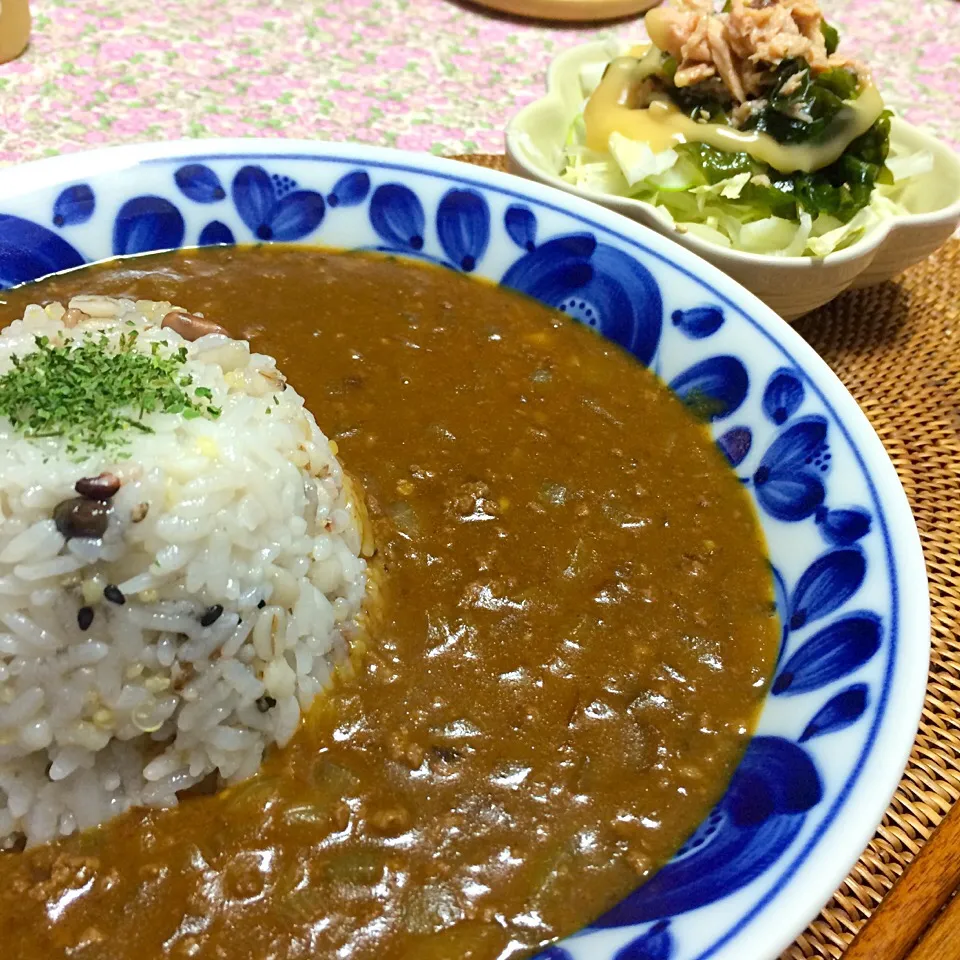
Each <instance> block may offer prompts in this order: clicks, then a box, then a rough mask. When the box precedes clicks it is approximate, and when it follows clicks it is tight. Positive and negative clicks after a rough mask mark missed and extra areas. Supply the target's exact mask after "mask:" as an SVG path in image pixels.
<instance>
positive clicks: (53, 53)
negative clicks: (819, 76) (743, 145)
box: [0, 0, 960, 164]
mask: <svg viewBox="0 0 960 960" xmlns="http://www.w3.org/2000/svg"><path fill="white" fill-rule="evenodd" d="M824 5H825V7H826V8H827V13H828V16H829V18H830V19H831V20H833V21H834V22H835V23H836V24H837V25H838V26H839V27H840V29H841V31H842V35H843V42H844V48H845V49H846V50H848V51H849V52H850V53H851V54H853V55H854V56H857V57H859V58H860V59H862V60H864V61H866V62H867V63H869V64H870V65H871V66H872V67H873V70H874V73H875V75H876V77H877V79H878V82H879V85H880V88H881V90H882V91H883V93H884V96H885V97H886V98H887V102H888V103H889V104H890V105H892V106H893V107H894V108H895V109H897V110H899V111H900V112H902V113H903V114H904V115H905V116H906V117H907V119H909V120H911V121H912V122H914V123H920V124H925V125H927V126H929V127H930V128H931V129H932V130H933V131H934V132H935V133H937V134H938V135H940V136H941V137H942V138H944V139H945V140H947V141H948V142H950V143H952V144H953V145H954V146H960V107H958V106H957V100H958V98H960V2H957V0H824ZM32 9H33V14H34V30H33V38H32V43H31V46H30V48H29V50H28V51H27V53H26V54H25V55H24V56H23V57H21V58H20V59H19V60H16V61H14V62H13V63H9V64H5V65H3V66H0V164H4V163H13V162H17V161H22V160H32V159H36V158H38V157H42V156H45V155H49V154H52V153H61V152H67V151H71V150H81V149H85V148H90V147H96V146H101V145H107V144H116V143H129V142H135V141H141V140H149V139H163V140H169V139H176V138H179V137H213V136H263V135H274V136H284V137H319V138H326V139H332V140H360V141H364V142H368V143H379V144H388V145H392V146H397V147H405V148H408V149H414V150H430V151H433V152H435V153H448V154H451V153H466V152H501V151H502V142H503V139H502V130H503V126H504V124H505V122H506V121H507V119H508V118H509V117H510V116H511V115H512V114H513V113H514V112H515V111H516V110H517V109H518V108H519V107H520V106H522V105H523V104H525V103H527V102H529V101H530V100H532V99H534V98H535V97H537V96H539V95H540V92H541V91H542V89H543V83H544V69H545V67H546V65H547V63H548V62H549V61H550V59H551V58H552V57H553V56H555V55H556V53H557V52H558V51H560V50H562V49H564V48H566V47H569V46H572V45H573V44H576V43H580V42H582V41H583V40H586V39H589V38H592V37H596V36H606V35H610V34H612V33H614V32H617V33H621V34H627V35H634V36H635V35H638V34H639V33H640V32H641V30H642V27H641V25H640V23H639V22H638V21H634V22H621V23H619V24H616V25H614V26H605V27H603V28H600V29H584V28H562V27H561V28H548V27H544V26H542V25H535V24H528V23H524V22H522V21H519V20H510V19H499V18H496V17H494V16H491V15H487V14H485V13H483V12H482V11H480V10H479V9H477V8H473V7H471V6H469V5H468V4H465V3H460V2H455V0H149V2H147V3H144V2H142V0H32Z"/></svg>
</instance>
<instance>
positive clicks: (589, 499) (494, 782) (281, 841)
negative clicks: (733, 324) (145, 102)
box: [0, 246, 777, 960]
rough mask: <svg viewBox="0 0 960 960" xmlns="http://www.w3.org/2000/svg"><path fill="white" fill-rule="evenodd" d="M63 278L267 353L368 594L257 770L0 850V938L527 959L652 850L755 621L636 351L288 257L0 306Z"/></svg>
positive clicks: (3, 316)
mask: <svg viewBox="0 0 960 960" xmlns="http://www.w3.org/2000/svg"><path fill="white" fill-rule="evenodd" d="M91 291H96V292H98V293H105V294H111V295H130V296H135V297H140V298H145V299H153V300H163V299H166V300H171V301H173V302H176V303H178V304H182V305H184V306H185V307H187V308H188V309H190V310H193V311H199V312H202V313H203V314H205V315H206V317H207V318H209V319H210V320H212V321H214V322H216V323H218V324H221V325H222V326H224V327H226V328H227V329H228V330H229V331H230V332H231V333H232V334H233V335H242V336H246V337H249V338H250V339H251V341H252V344H253V347H254V349H257V350H259V351H261V352H265V353H269V354H272V355H273V356H275V357H276V358H277V361H278V364H279V365H280V368H281V369H282V370H284V371H285V373H286V374H287V376H288V377H289V378H290V380H291V382H292V383H293V384H294V386H295V387H296V388H297V390H298V391H299V392H300V393H302V394H303V395H304V397H305V398H306V401H307V404H308V405H309V407H310V408H311V409H312V411H313V412H314V414H315V415H316V418H317V420H318V422H319V424H320V427H321V429H323V430H324V432H325V433H327V435H328V436H330V437H332V438H333V439H335V441H336V444H337V446H338V450H339V453H338V456H339V457H340V459H341V460H342V462H343V463H344V464H345V466H346V467H347V468H348V469H349V470H350V471H351V473H352V474H353V475H354V476H355V477H356V478H357V479H358V481H359V482H360V483H361V484H362V485H363V487H364V489H365V491H366V496H367V505H368V509H369V513H370V518H371V521H372V523H373V525H374V530H375V533H376V540H377V545H378V554H377V558H376V565H377V568H378V580H379V582H380V583H381V585H382V586H381V592H380V593H381V595H380V597H379V604H378V610H377V614H376V617H375V618H374V619H375V622H376V627H375V628H374V629H373V630H372V632H371V636H370V637H369V641H368V649H367V650H366V652H365V653H364V654H363V656H360V657H358V658H357V666H356V669H355V671H354V673H353V675H352V676H343V677H341V678H339V680H338V681H337V683H336V685H335V688H334V689H333V690H332V691H331V692H330V693H329V694H328V695H325V696H322V697H321V698H320V699H319V700H318V702H317V703H316V704H315V705H314V707H313V709H312V710H311V712H310V713H309V715H308V717H307V719H306V721H305V722H304V724H303V726H302V728H301V730H300V731H299V733H298V734H297V735H296V737H295V738H294V740H293V741H292V743H291V744H290V745H289V746H288V747H287V748H285V749H284V750H277V751H274V752H272V753H271V754H270V755H268V758H267V760H266V761H265V764H264V767H263V769H262V771H261V773H260V774H259V775H258V776H257V777H255V778H253V779H251V780H248V781H245V782H243V783H240V784H237V785H234V786H232V787H229V788H228V789H226V790H223V791H221V792H220V793H218V794H216V795H212V796H191V797H186V798H183V800H182V802H181V804H180V806H178V807H177V808H175V809H170V810H137V811H133V812H130V813H127V814H124V815H122V816H121V817H119V818H118V819H116V820H114V821H112V822H110V823H108V824H107V825H105V826H104V827H101V828H99V829H97V830H93V831H88V832H86V833H83V834H80V835H78V836H74V837H71V838H68V839H65V840H63V841H61V842H59V843H55V844H51V845H48V846H44V847H39V848H35V849H29V850H27V851H24V852H18V853H8V854H3V855H0V942H2V943H3V945H4V954H5V958H6V960H20V958H24V960H26V958H30V960H34V958H52V957H71V958H80V960H83V958H98V960H147V958H154V957H156V958H173V957H176V958H187V957H213V958H247V957H249V958H258V960H262V958H284V960H293V958H308V957H310V958H314V957H315V958H326V957H331V958H332V957H340V958H344V960H361V958H363V960H367V958H370V960H373V958H377V960H401V958H403V960H460V958H491V960H492V958H508V957H521V956H530V955H533V954H535V953H536V952H537V950H538V948H540V947H542V946H543V945H545V944H547V943H549V942H550V941H552V940H554V939H555V938H557V937H560V936H563V935H565V934H569V933H571V932H573V931H574V930H576V929H578V928H580V927H581V926H583V925H584V924H585V923H587V922H589V921H590V920H591V919H592V918H594V917H596V916H597V915H598V914H600V913H602V912H603V911H604V910H605V909H606V908H609V907H610V906H612V905H613V904H614V903H615V902H616V901H617V900H618V899H620V898H621V897H623V896H624V895H625V894H627V893H628V892H629V891H630V890H632V889H633V888H635V887H636V886H637V884H639V883H641V882H642V881H643V880H644V879H645V878H646V877H648V876H649V875H650V874H651V872H652V871H654V870H656V868H657V867H658V866H659V865H661V864H662V863H663V862H665V860H666V859H668V858H669V857H670V855H671V854H672V852H673V851H674V850H675V849H676V848H677V847H678V846H679V845H680V844H681V843H682V842H683V841H684V839H685V838H686V837H687V836H688V835H689V834H690V833H691V831H692V830H693V829H694V828H695V827H696V825H697V824H698V823H699V821H700V820H701V819H702V818H703V817H704V815H705V814H706V813H707V811H708V810H709V808H710V807H711V806H712V804H713V803H714V802H715V801H716V800H717V799H718V798H719V796H720V795H721V794H722V793H723V790H724V788H725V785H726V783H727V781H728V780H729V778H730V776H731V774H732V772H733V769H734V767H735V766H736V764H737V762H738V761H739V759H740V756H741V754H742V751H743V749H744V747H745V745H746V742H747V739H748V737H749V735H750V732H751V730H752V727H753V725H754V722H755V719H756V713H757V710H758V708H759V705H760V703H761V702H762V700H763V697H764V694H765V691H766V684H767V680H768V677H769V674H770V671H771V669H772V665H773V658H774V656H775V649H776V637H777V624H776V619H775V615H774V613H773V605H772V587H771V580H770V574H769V568H768V565H767V562H766V559H765V555H764V547H763V543H762V539H761V535H760V532H759V527H758V525H757V522H756V519H755V516H754V514H753V510H752V507H751V504H750V502H749V500H748V498H747V495H746V493H745V492H744V491H743V490H742V489H741V487H740V485H739V483H738V481H737V479H736V477H735V476H734V474H733V472H732V471H731V470H730V469H729V467H728V466H727V464H726V462H725V461H724V459H723V457H722V455H721V454H720V453H719V452H718V450H717V449H716V447H715V446H714V444H713V442H712V441H711V438H710V437H709V435H708V433H707V431H706V430H705V429H704V427H703V426H702V425H701V424H699V423H698V422H696V421H695V420H694V419H693V417H692V416H691V415H690V413H689V412H688V411H687V410H686V409H685V408H684V407H683V406H682V405H681V404H680V403H679V402H678V401H677V400H676V399H675V398H674V397H673V396H672V395H671V394H670V393H669V392H668V391H667V390H666V389H665V388H664V387H663V386H662V384H660V383H659V382H658V381H657V380H656V378H655V377H654V376H653V375H652V374H651V373H649V372H648V371H647V370H645V369H643V368H642V367H640V366H639V365H638V364H637V363H636V362H635V361H633V360H632V359H631V358H630V357H629V356H628V355H626V354H625V353H623V352H622V351H621V350H620V348H619V347H617V346H615V345H613V344H611V343H608V342H607V341H605V340H603V339H601V338H600V337H598V336H597V335H596V334H594V333H593V332H592V331H589V330H587V329H585V328H583V327H580V326H578V325H576V324H574V323H573V322H572V321H570V320H569V319H567V318H566V317H564V316H563V315H561V314H557V313H553V312H551V311H549V310H548V309H546V308H544V307H542V306H540V305H539V304H537V303H534V302H533V301H531V300H527V299H524V298H522V297H520V296H517V295H515V294H512V293H506V292H504V291H501V290H499V289H497V288H495V287H492V286H489V285H487V284H483V283H478V282H475V281H473V280H470V279H467V278H465V277H462V276H460V275H457V274H454V273H453V272H450V271H444V270H439V269H435V268H432V267H425V266H417V265H411V264H410V263H403V262H397V261H393V260H390V259H388V258H374V257H370V256H361V255H348V254H329V253H324V252H321V251H317V250H311V249H307V248H302V247H300V248H292V247H282V246H271V247H262V248H246V249H245V248H236V249H234V248H217V249H205V250H201V251H189V252H182V253H175V254H164V255H159V256H151V257H148V258H138V259H135V260H129V261H125V262H124V261H118V262H113V263H107V264H104V265H100V266H97V267H93V268H86V269H84V270H81V271H78V272H76V273H73V274H69V275H65V276H63V277H59V278H53V279H50V280H47V281H44V282H41V283H38V284H33V285H31V286H30V287H26V288H22V289H20V290H16V291H8V292H7V293H6V294H2V295H0V322H2V323H6V322H9V321H10V320H12V319H14V318H15V317H17V316H19V315H21V314H22V311H23V308H24V307H25V306H26V305H27V304H28V303H31V302H44V301H49V300H53V299H59V300H63V299H66V298H68V297H69V296H71V295H73V294H75V293H80V292H91Z"/></svg>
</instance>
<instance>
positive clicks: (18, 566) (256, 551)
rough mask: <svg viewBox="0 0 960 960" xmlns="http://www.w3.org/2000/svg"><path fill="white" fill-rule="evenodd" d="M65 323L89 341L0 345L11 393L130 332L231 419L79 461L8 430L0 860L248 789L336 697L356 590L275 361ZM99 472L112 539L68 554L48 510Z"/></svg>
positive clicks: (150, 420)
mask: <svg viewBox="0 0 960 960" xmlns="http://www.w3.org/2000/svg"><path fill="white" fill-rule="evenodd" d="M69 306H70V307H71V308H74V309H80V310H82V311H84V316H83V317H81V318H80V322H79V324H76V325H72V326H67V324H66V323H65V322H64V319H66V321H67V323H71V324H73V323H75V321H76V320H77V318H78V316H79V315H78V314H76V313H72V312H71V313H70V314H66V313H65V309H64V307H63V306H61V305H59V304H54V305H52V306H49V307H46V308H41V307H38V306H33V307H30V308H28V310H27V311H26V314H25V316H24V318H23V320H21V321H17V322H15V323H14V324H12V325H11V326H10V327H8V328H7V329H6V330H4V331H3V332H2V333H0V376H2V375H3V374H5V373H7V372H8V371H9V370H10V369H11V364H12V361H11V357H12V356H14V355H17V356H18V357H22V356H24V355H26V354H27V353H29V352H31V351H33V350H35V349H36V341H35V337H37V336H38V335H45V336H47V337H49V338H50V340H51V341H52V342H54V343H57V342H63V341H64V340H65V339H66V338H70V337H76V336H78V335H81V334H82V333H83V332H84V331H85V330H88V329H94V330H96V331H101V330H102V331H104V332H105V333H106V335H107V336H108V338H109V339H110V341H111V343H115V342H116V340H117V338H118V337H119V335H120V333H122V332H129V330H130V329H131V323H132V325H133V327H135V328H136V330H137V331H138V335H139V339H138V342H137V348H136V349H138V350H142V351H143V352H148V351H149V350H150V345H151V344H152V343H154V342H159V343H160V344H161V349H162V350H163V351H164V352H166V351H168V350H174V349H178V348H180V347H181V346H185V347H186V348H187V351H188V359H187V361H186V363H185V365H184V368H183V372H184V373H186V374H189V375H190V376H192V378H193V380H194V386H204V387H208V388H209V389H210V390H211V391H212V394H213V400H212V401H211V402H212V403H213V404H215V405H217V406H219V407H221V408H222V414H221V415H220V417H219V418H218V419H210V418H207V417H199V418H197V419H192V420H188V419H184V418H183V417H182V416H179V415H172V414H161V413H157V414H150V415H148V416H147V417H146V418H145V420H144V423H146V424H147V425H148V426H149V427H150V428H151V429H152V430H153V433H149V434H140V433H137V432H134V435H133V436H132V437H131V439H130V441H129V443H127V444H126V446H125V447H124V448H123V456H122V457H120V456H118V451H117V450H116V449H113V450H112V451H109V450H108V451H93V452H91V451H90V450H86V451H84V450H81V451H80V452H79V453H77V452H74V453H72V454H71V453H69V452H68V450H67V444H66V441H64V440H62V439H43V440H38V439H27V438H25V437H24V436H23V435H22V434H21V433H19V432H17V431H16V430H14V428H13V427H12V425H11V423H10V421H9V420H7V419H6V418H4V417H0V847H4V846H12V845H13V844H15V843H17V842H19V841H20V840H21V839H22V838H24V837H25V838H26V842H27V843H28V844H35V843H40V842H43V841H46V840H49V839H51V838H53V837H56V836H57V835H63V834H69V833H71V832H73V831H75V830H77V829H82V828H85V827H89V826H92V825H95V824H99V823H102V822H103V821H105V820H107V819H109V818H110V817H113V816H116V815H117V814H119V813H121V812H123V811H124V810H126V809H128V808H129V807H131V806H135V805H149V806H158V807H162V806H171V805H173V804H175V803H176V802H177V792H178V791H182V790H184V789H186V788H188V787H190V786H192V785H194V784H197V783H198V782H200V781H201V780H204V779H205V778H206V777H207V776H208V775H210V774H214V773H215V774H217V775H219V778H220V779H221V780H222V781H226V782H233V781H236V780H239V779H242V778H244V777H247V776H250V775H251V774H253V773H254V772H255V771H256V770H257V768H258V766H259V764H260V761H261V758H262V755H263V751H264V749H265V747H267V746H268V745H269V744H272V743H277V744H280V745H283V744H284V743H286V742H287V741H288V740H289V739H290V737H291V736H292V735H293V733H294V731H295V730H296V728H297V725H298V723H299V719H300V714H301V711H302V710H303V709H305V708H306V707H307V706H308V705H309V704H310V702H311V700H312V699H313V698H314V697H315V696H316V695H317V693H318V692H319V691H320V690H321V689H322V688H323V686H324V685H325V684H326V683H327V681H328V679H329V677H330V672H331V669H332V667H333V666H334V665H335V663H336V662H337V660H338V659H339V658H341V657H342V656H343V653H344V650H345V647H346V638H347V635H348V632H349V631H350V630H351V629H353V627H354V626H355V619H356V617H357V615H358V613H359V611H360V608H361V605H362V602H363V598H364V592H365V586H366V564H365V561H364V560H363V558H362V556H361V548H362V543H361V541H362V539H363V536H364V531H363V524H362V520H361V518H362V509H361V507H360V505H359V504H358V503H357V502H356V501H355V500H354V497H353V493H352V489H351V485H350V484H349V483H348V482H347V481H346V480H345V479H344V475H343V472H342V470H341V467H340V464H339V463H338V462H337V459H336V456H335V453H336V450H335V448H334V447H332V446H331V444H330V443H329V442H328V441H327V439H326V438H325V437H324V436H323V434H322V433H321V432H320V430H319V428H318V427H317V424H316V422H315V420H314V418H313V416H312V415H311V414H310V413H309V412H308V411H307V410H306V409H305V408H304V405H303V400H302V398H301V397H300V396H299V395H298V394H297V393H296V392H295V391H294V390H293V389H292V388H291V387H289V386H286V385H285V382H284V380H283V378H282V376H281V375H280V374H279V373H278V371H277V369H276V366H275V363H274V361H273V360H272V359H271V358H270V357H266V356H261V355H257V354H252V353H251V352H250V349H249V346H248V344H247V343H246V342H244V341H238V340H232V339H229V338H228V337H225V336H222V335H219V334H214V335H208V336H204V337H202V338H200V339H198V340H196V341H195V342H193V343H188V342H186V341H185V340H183V339H182V338H181V337H180V336H179V335H178V334H176V333H174V332H173V331H172V330H170V329H161V327H160V322H161V320H162V318H163V317H164V316H165V315H166V314H167V312H168V311H169V310H170V304H167V303H160V304H158V303H152V302H147V301H138V302H136V303H134V302H132V301H129V300H113V299H110V298H77V299H76V300H74V301H72V302H71V304H70V305H69ZM78 456H82V457H83V459H82V460H81V461H80V462H77V458H78ZM103 471H108V472H110V473H113V474H115V475H116V476H117V477H118V478H119V479H120V480H121V481H122V486H121V487H120V490H119V492H117V493H116V495H115V496H114V497H113V498H112V500H111V501H110V503H111V505H112V510H111V513H110V517H109V523H108V526H107V530H106V533H105V534H104V536H103V537H102V538H100V539H84V538H73V539H69V540H65V539H64V536H63V535H62V534H61V532H60V531H59V530H58V528H57V525H56V523H55V522H54V520H53V519H52V518H53V511H54V508H55V507H56V506H57V504H59V503H60V502H61V501H63V500H66V499H71V498H74V497H76V496H77V493H76V491H75V490H74V484H75V483H76V482H77V481H78V480H79V479H81V478H84V477H95V476H97V475H99V474H100V473H101V472H103ZM144 504H146V505H147V507H146V511H147V512H146V516H145V517H144V518H143V519H142V520H139V521H138V520H137V518H138V517H139V515H140V514H141V513H142V512H143V510H144V507H143V506H142V505H144ZM108 584H109V585H114V586H116V587H117V588H118V589H119V590H120V591H121V593H122V594H123V596H124V598H125V602H124V603H123V604H122V605H121V604H118V603H115V602H110V601H109V600H108V599H106V598H105V597H104V594H103V591H104V588H105V587H106V586H107V585H108ZM109 592H110V593H111V594H112V595H113V596H116V594H113V592H112V591H109ZM216 605H220V606H222V608H223V610H222V613H220V615H219V616H218V617H217V618H216V620H215V621H214V622H213V623H210V624H209V625H208V626H203V625H202V624H201V618H202V617H204V615H205V614H206V615H207V619H209V617H210V616H211V608H214V607H215V606H216ZM83 607H90V608H92V610H93V611H94V618H93V622H92V624H91V625H90V627H89V628H88V629H86V630H83V629H81V628H80V626H79V624H78V612H79V611H80V609H81V608H83Z"/></svg>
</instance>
